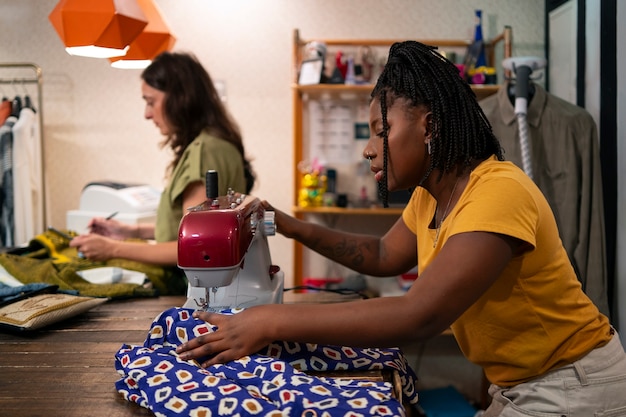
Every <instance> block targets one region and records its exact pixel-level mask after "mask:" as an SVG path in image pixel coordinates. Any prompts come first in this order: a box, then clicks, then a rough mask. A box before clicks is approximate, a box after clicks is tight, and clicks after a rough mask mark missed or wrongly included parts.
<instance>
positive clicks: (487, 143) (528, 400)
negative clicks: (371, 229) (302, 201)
mask: <svg viewBox="0 0 626 417" xmlns="http://www.w3.org/2000/svg"><path fill="white" fill-rule="evenodd" d="M370 131H371V132H372V136H371V137H370V139H369V141H368V142H367V145H366V146H365V149H364V150H363V156H364V157H365V158H367V159H368V160H369V161H370V164H371V170H372V172H373V173H374V176H375V178H376V180H377V181H378V184H379V188H380V191H381V193H382V195H383V197H384V196H385V195H386V193H387V190H392V191H394V190H402V189H414V191H413V193H412V196H411V200H410V201H409V203H408V204H407V206H406V208H405V209H404V211H403V214H402V216H401V218H400V219H398V221H397V222H396V223H395V224H394V225H393V226H392V227H391V228H390V230H389V231H388V232H387V233H386V234H385V235H384V236H382V237H378V236H368V235H365V234H363V235H361V234H349V233H344V232H342V231H339V230H335V229H329V228H326V227H323V226H321V225H319V224H313V223H309V222H305V221H301V220H298V219H295V218H293V217H291V216H289V215H287V214H285V213H283V212H281V211H279V210H275V211H276V223H277V229H278V231H279V232H280V233H281V234H283V235H285V236H287V237H290V238H293V239H296V240H298V241H299V242H301V243H303V244H304V245H306V246H307V247H309V248H311V249H312V250H315V251H317V252H319V253H320V254H322V255H325V256H326V257H328V258H330V259H331V260H333V261H335V262H339V263H341V264H343V265H345V266H347V267H349V268H351V269H353V270H355V271H358V272H360V273H363V274H368V275H373V276H393V275H398V274H402V273H404V272H406V271H408V270H410V269H411V268H413V267H415V266H416V265H417V267H418V272H419V278H418V279H417V280H416V281H415V282H414V284H413V285H412V287H411V288H410V289H409V290H408V291H407V293H406V294H404V295H402V296H397V297H382V298H374V299H367V300H359V301H354V302H347V303H338V304H331V305H265V306H258V307H252V308H248V309H246V310H244V311H243V312H241V313H239V314H236V315H233V316H224V315H220V314H217V313H209V312H196V313H194V314H195V315H196V317H199V318H201V319H203V320H206V321H207V322H210V323H212V324H214V325H216V326H217V327H218V330H217V331H215V332H214V333H210V334H206V335H203V336H200V337H197V338H195V339H192V340H191V341H189V342H188V343H186V344H184V345H182V346H180V347H179V349H178V352H179V353H180V355H181V356H182V358H183V359H191V358H200V357H202V358H205V359H204V360H205V362H204V366H210V365H213V364H217V363H223V362H226V361H229V360H232V359H236V358H239V357H241V356H244V355H247V354H251V353H253V352H256V351H258V350H259V349H261V348H262V347H264V346H265V345H267V344H269V343H270V342H272V341H274V340H285V341H293V342H310V343H324V344H331V345H348V346H358V347H392V346H402V345H404V344H405V343H407V342H420V341H425V340H428V339H429V338H432V337H435V336H437V335H439V334H440V333H441V332H442V331H444V330H446V329H448V328H451V329H452V332H453V334H454V337H455V338H456V340H457V342H458V344H459V346H460V348H461V350H462V351H463V353H464V355H465V356H466V357H467V358H468V359H469V360H470V361H472V362H473V363H476V364H478V365H480V366H481V367H482V368H483V369H484V372H485V375H486V376H487V378H488V379H489V381H490V382H491V384H492V385H491V387H490V394H491V396H492V398H493V401H492V403H491V406H490V408H489V409H488V411H487V412H486V414H485V415H486V416H498V415H502V416H529V415H534V416H539V415H541V416H580V417H583V416H585V417H588V416H592V415H625V414H624V413H626V396H624V395H623V394H624V393H625V392H626V354H625V353H624V349H623V347H622V345H621V343H620V339H619V337H618V335H617V333H616V332H615V330H614V329H613V327H612V326H611V325H610V323H609V319H608V318H607V317H606V316H604V315H602V314H601V313H600V312H599V310H598V309H597V308H596V306H595V305H594V304H593V303H592V302H591V300H590V299H589V298H588V297H587V296H586V295H585V294H584V292H583V291H582V289H581V285H580V283H579V281H578V280H577V278H576V274H575V272H574V270H573V268H572V266H571V264H570V262H569V259H568V257H567V254H566V252H565V249H564V248H563V246H562V243H561V241H560V239H559V233H558V230H557V226H556V222H555V219H554V216H553V214H552V212H551V209H550V207H549V205H548V203H547V202H546V199H545V198H544V196H543V195H542V193H541V191H540V190H539V189H538V188H537V186H536V185H535V184H534V183H533V181H532V180H531V179H530V178H529V177H528V176H526V175H525V174H524V173H523V171H522V170H521V169H519V168H518V167H516V166H515V165H513V164H512V163H510V162H506V161H504V158H503V154H502V150H501V148H500V145H499V143H498V140H497V139H496V138H495V136H494V135H493V133H492V131H491V126H490V124H489V122H488V121H487V119H486V118H485V115H484V114H483V112H482V110H481V108H480V107H479V105H478V103H477V100H476V97H475V95H474V93H473V92H472V90H471V89H470V87H469V86H468V85H467V83H466V82H465V81H464V80H462V78H461V77H459V74H458V71H457V69H456V67H455V66H454V65H453V64H452V63H450V62H449V61H447V60H446V59H445V58H443V57H442V56H441V55H440V54H439V53H437V51H436V50H435V49H434V48H432V47H429V46H426V45H423V44H421V43H418V42H414V41H407V42H402V43H396V44H394V45H393V46H392V47H391V48H390V52H389V58H388V61H387V64H386V65H385V68H384V70H383V72H382V74H381V75H380V78H379V79H378V81H377V84H376V86H375V87H374V90H373V92H372V97H371V104H370ZM266 207H267V208H268V209H273V208H272V207H271V206H270V205H269V204H267V203H266ZM598 244H601V242H598ZM206 358H208V359H206ZM611 410H612V411H613V413H616V412H617V411H616V410H621V412H622V413H623V414H619V413H618V414H611ZM602 413H606V414H602Z"/></svg>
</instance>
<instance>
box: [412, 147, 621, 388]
mask: <svg viewBox="0 0 626 417" xmlns="http://www.w3.org/2000/svg"><path fill="white" fill-rule="evenodd" d="M435 207H436V202H435V200H434V199H433V198H432V196H431V195H430V194H429V193H428V192H427V191H426V190H424V189H423V188H421V187H420V188H417V189H416V190H415V192H414V193H413V196H412V197H411V201H410V202H409V204H408V205H407V208H406V209H405V211H404V213H403V219H404V222H405V223H406V225H407V226H408V227H409V229H411V230H412V231H413V232H415V233H416V235H417V243H418V254H419V264H418V271H419V272H422V271H423V270H424V269H425V268H426V267H427V266H428V264H429V263H430V262H431V261H432V259H433V258H434V257H435V256H436V255H437V253H439V251H440V250H441V248H442V246H443V245H444V244H445V242H446V240H447V239H448V238H449V237H450V236H452V235H454V234H458V233H464V232H470V231H487V232H494V233H499V234H504V235H508V236H512V237H516V238H518V239H520V240H523V241H525V242H527V243H529V244H530V245H531V246H532V248H533V249H532V250H529V251H527V252H526V253H525V254H523V255H521V256H519V257H517V258H515V259H514V260H513V261H512V262H511V263H510V264H509V266H508V267H507V268H506V269H505V270H504V272H503V273H502V275H501V276H500V277H499V278H498V280H497V281H496V282H495V283H494V284H493V285H492V287H491V288H490V289H489V290H488V291H487V292H486V293H485V294H483V296H482V297H481V298H480V299H479V300H478V301H477V302H476V303H475V304H474V305H473V306H471V307H470V308H469V309H468V310H467V311H466V312H465V313H464V314H463V315H462V316H461V317H460V318H459V319H458V320H457V321H456V322H455V323H454V324H453V325H452V331H453V333H454V336H455V338H456V340H457V342H458V344H459V346H460V347H461V350H462V351H463V353H464V354H465V356H466V357H467V358H468V359H469V360H470V361H472V362H474V363H476V364H478V365H480V366H481V367H483V368H484V370H485V374H486V376H487V378H488V379H489V381H490V382H492V383H494V384H497V385H501V386H511V385H515V384H518V383H520V382H524V381H527V380H530V379H532V378H534V377H536V376H538V375H541V374H543V373H545V372H546V371H548V370H550V369H554V368H558V367H561V366H563V365H566V364H569V363H572V362H574V361H575V360H577V359H579V358H580V357H582V356H583V355H585V354H586V353H587V352H589V351H591V350H592V349H593V348H595V347H599V346H603V345H605V344H606V343H607V342H608V341H609V339H610V337H611V335H610V325H609V322H608V319H607V317H606V316H604V315H602V314H601V313H600V312H599V310H598V309H597V308H596V306H595V305H594V304H593V303H592V302H591V300H590V299H589V298H588V297H587V296H586V295H585V294H584V292H583V291H582V288H581V285H580V282H579V281H578V279H577V277H576V274H575V272H574V269H573V268H572V266H571V264H570V262H569V259H568V257H567V253H566V252H565V249H564V248H563V245H562V243H561V241H560V239H559V237H558V233H557V230H556V228H557V227H556V222H555V219H554V216H553V214H552V211H551V210H550V207H549V205H548V203H547V202H546V200H545V198H544V196H543V194H542V193H541V191H540V190H539V189H538V188H537V187H536V186H535V184H534V183H533V182H532V181H531V180H530V179H529V178H528V177H527V176H526V175H525V174H524V173H523V172H522V171H521V170H520V169H519V168H517V167H516V166H515V165H513V164H512V163H510V162H498V161H496V160H495V159H490V160H488V161H485V162H483V163H482V164H481V165H479V166H478V167H477V168H476V169H475V170H474V171H473V172H472V174H471V175H470V179H469V183H468V185H467V187H466V188H465V190H464V192H463V195H462V196H461V198H460V199H459V201H458V203H457V204H456V205H455V207H454V208H453V210H452V211H451V212H450V214H449V215H448V217H447V218H446V219H445V221H444V222H443V225H442V226H441V231H440V235H439V242H438V244H437V246H436V247H435V248H433V241H434V237H435V231H434V230H432V229H428V226H429V223H430V222H431V220H432V218H433V215H434V213H435ZM426 231H428V232H426ZM598 244H601V243H600V242H598ZM450 302H454V301H453V300H450Z"/></svg>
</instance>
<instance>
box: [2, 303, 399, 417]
mask: <svg viewBox="0 0 626 417" xmlns="http://www.w3.org/2000/svg"><path fill="white" fill-rule="evenodd" d="M350 298H352V297H346V296H340V295H338V294H324V293H320V294H317V295H316V294H310V293H309V294H292V293H286V294H285V300H284V302H285V303H309V302H314V303H332V302H338V301H345V300H346V299H350ZM185 299H186V298H185V297H183V296H181V297H158V298H146V299H132V300H121V301H110V302H107V303H104V304H102V305H100V306H98V307H96V308H94V309H92V310H90V311H88V312H86V313H84V314H82V315H80V316H77V317H75V318H72V319H69V320H66V321H63V322H60V323H57V324H55V325H53V326H50V327H48V328H45V329H41V330H39V331H37V332H32V333H0V416H2V417H4V416H7V417H49V416H63V417H73V416H76V417H86V416H89V417H100V416H102V417H117V416H152V415H153V413H152V412H151V411H149V410H147V409H145V408H143V407H140V406H138V405H136V404H134V403H131V402H128V401H126V400H124V399H122V397H121V396H120V395H119V394H118V392H117V391H116V389H115V382H116V381H117V380H118V379H119V378H120V376H119V375H118V374H117V372H116V370H115V353H116V352H117V351H118V349H119V348H120V347H121V346H122V344H124V343H127V344H133V345H141V344H143V342H144V340H145V338H146V335H147V331H148V329H149V328H150V325H151V324H152V321H153V319H154V318H155V317H156V316H157V315H158V314H159V313H161V312H162V311H164V310H166V309H168V308H170V307H174V306H182V305H183V303H184V302H185ZM326 376H329V375H326ZM351 377H354V375H351ZM362 377H364V378H368V379H380V378H384V379H386V380H389V379H388V378H389V377H388V376H385V375H381V374H380V373H378V374H376V375H373V374H372V372H368V373H364V374H363V375H362ZM393 382H396V384H394V385H396V388H398V387H397V381H393Z"/></svg>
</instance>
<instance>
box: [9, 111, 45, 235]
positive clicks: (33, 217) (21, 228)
mask: <svg viewBox="0 0 626 417" xmlns="http://www.w3.org/2000/svg"><path fill="white" fill-rule="evenodd" d="M39 131H40V127H39V121H38V118H37V117H36V115H35V111H34V110H33V109H32V108H30V107H23V108H22V110H21V111H20V116H19V118H18V120H17V122H16V123H15V125H14V126H13V207H14V228H15V229H14V234H13V239H14V241H15V244H16V245H23V244H26V243H28V241H29V240H30V239H31V238H32V237H33V236H35V235H37V234H39V233H41V232H43V230H44V224H43V184H42V173H41V145H40V140H39Z"/></svg>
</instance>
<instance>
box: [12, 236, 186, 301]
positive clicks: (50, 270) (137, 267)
mask: <svg viewBox="0 0 626 417" xmlns="http://www.w3.org/2000/svg"><path fill="white" fill-rule="evenodd" d="M62 232H64V233H66V234H68V235H69V236H75V235H76V233H75V232H73V231H66V230H63V231H62ZM140 242H145V241H140ZM0 265H2V266H3V267H4V268H5V269H6V270H7V272H9V274H11V276H13V277H14V278H15V279H17V280H18V281H20V282H21V283H23V284H32V283H47V284H52V285H58V286H59V289H61V290H77V291H78V292H79V293H80V294H81V295H84V296H92V297H109V298H126V297H146V296H155V295H172V294H184V291H185V290H186V283H185V280H184V279H183V277H182V276H181V275H180V273H178V271H177V270H175V269H173V268H163V267H161V266H158V265H152V264H146V263H142V262H136V261H131V260H128V259H119V258H114V259H110V260H108V261H106V262H95V261H90V260H88V259H82V258H79V257H78V252H77V250H76V248H70V247H69V241H68V240H67V239H65V238H63V237H60V236H58V235H57V234H55V233H53V232H50V231H46V232H45V233H42V234H40V235H37V236H35V238H33V239H32V240H31V241H30V242H29V245H28V246H27V247H24V248H18V249H16V250H13V251H11V252H8V253H2V254H0ZM103 266H117V267H120V268H124V269H129V270H132V271H139V272H143V273H145V274H146V276H147V277H148V279H149V280H150V283H151V284H152V286H151V287H144V286H143V285H137V284H126V283H114V284H92V283H90V282H88V281H86V280H84V279H83V278H81V277H80V275H78V274H77V272H78V271H81V270H85V269H90V268H98V267H103Z"/></svg>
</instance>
